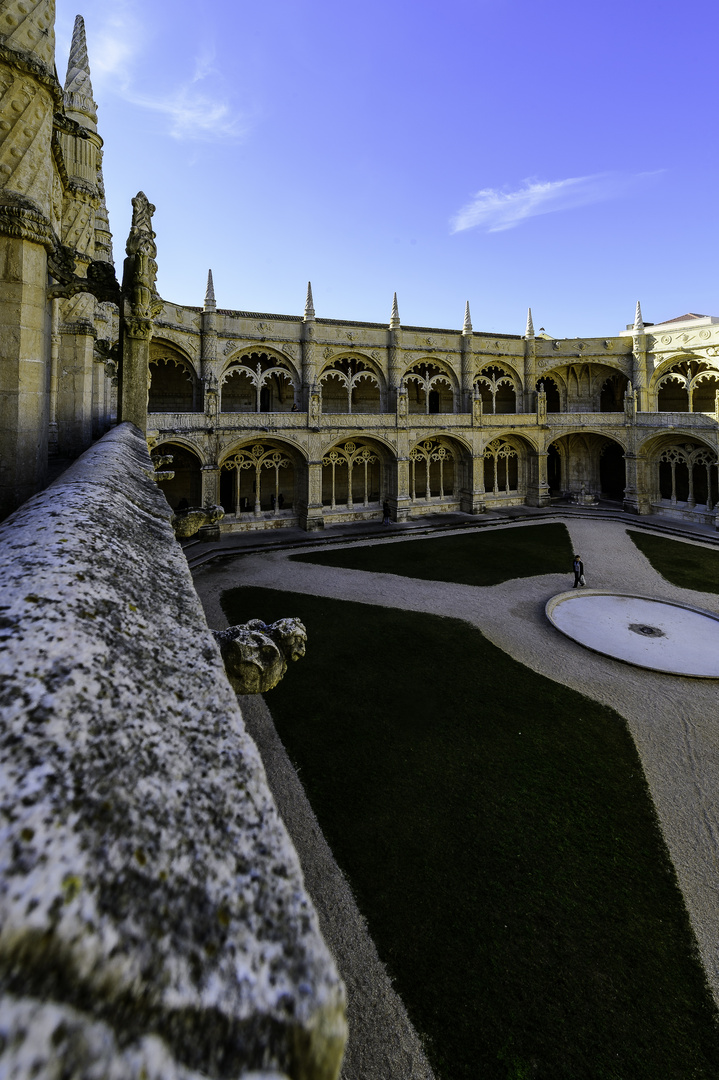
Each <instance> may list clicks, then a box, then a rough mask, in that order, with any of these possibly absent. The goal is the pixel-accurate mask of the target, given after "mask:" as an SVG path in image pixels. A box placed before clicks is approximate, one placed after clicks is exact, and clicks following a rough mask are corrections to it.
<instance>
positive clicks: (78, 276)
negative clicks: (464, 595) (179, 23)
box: [0, 0, 719, 532]
mask: <svg viewBox="0 0 719 1080" xmlns="http://www.w3.org/2000/svg"><path fill="white" fill-rule="evenodd" d="M0 13H2V14H3V15H4V22H2V24H1V25H2V27H3V29H4V30H5V32H4V33H2V34H0V114H1V119H0V331H1V338H2V342H3V344H2V354H1V355H0V363H1V364H2V367H1V368H0V371H1V373H2V374H1V378H0V516H1V515H5V514H7V513H8V512H9V511H10V510H12V509H13V508H14V507H15V506H17V505H19V504H20V503H21V502H23V501H24V500H25V499H26V498H27V497H28V496H29V495H30V494H32V493H33V492H34V491H36V490H38V489H40V488H42V487H43V485H44V484H45V482H46V474H47V468H48V460H49V459H50V461H52V457H53V455H60V456H64V457H73V456H76V455H77V454H78V453H79V452H80V451H81V450H83V449H85V448H86V447H87V446H89V445H90V444H91V443H92V441H93V440H94V439H95V438H97V437H98V435H100V434H101V433H102V432H103V431H104V430H106V429H107V428H108V427H109V426H111V425H112V424H113V423H115V422H116V421H117V419H126V420H130V421H132V422H133V423H135V424H136V426H138V427H139V428H140V429H141V430H143V431H146V433H147V437H148V441H149V445H150V447H151V448H152V449H153V450H154V449H155V448H157V449H158V450H159V449H160V448H161V452H162V454H163V455H170V454H171V455H172V456H173V464H172V468H173V470H174V472H175V476H174V477H173V478H171V479H169V478H168V479H166V480H164V481H163V482H162V483H163V487H164V489H165V492H166V494H167V496H168V499H169V501H170V503H171V505H172V506H173V507H174V508H177V506H178V505H180V504H181V505H187V504H189V505H190V506H214V505H221V506H222V507H223V508H224V511H225V515H224V518H223V519H222V521H221V523H219V524H218V525H217V526H216V529H217V530H219V531H220V532H222V531H233V530H244V529H256V528H277V527H283V526H286V525H294V524H300V525H301V526H302V527H304V528H306V529H317V528H322V527H323V526H324V525H326V524H335V523H341V522H345V521H351V520H355V519H362V518H366V517H372V516H378V515H379V513H380V509H381V507H382V504H383V503H384V502H385V501H387V502H388V503H389V504H390V507H391V512H392V515H393V517H394V519H395V520H397V521H402V520H406V519H407V518H410V517H415V516H418V515H422V514H426V513H428V512H431V513H437V512H444V511H452V510H461V511H463V512H466V513H469V514H477V513H481V512H483V511H484V510H486V509H488V508H492V507H503V506H509V505H516V504H520V503H528V504H530V505H536V506H543V505H546V504H548V503H549V502H550V501H551V500H552V499H569V500H574V501H579V502H584V503H586V504H595V503H596V502H597V500H598V499H599V498H600V497H604V498H609V499H611V500H613V501H615V502H620V503H622V504H623V505H624V506H625V508H626V509H627V510H630V511H632V512H635V513H642V514H648V513H661V514H668V515H674V516H679V517H685V518H689V519H691V520H695V521H699V522H705V523H708V522H711V523H714V522H715V520H716V511H715V506H716V502H717V498H718V497H719V493H718V492H717V470H716V463H717V450H718V449H719V443H718V441H717V438H718V437H717V432H718V430H719V428H718V424H717V419H718V416H719V414H718V413H717V401H718V400H719V399H718V397H717V394H718V393H719V358H718V350H719V319H715V318H712V317H710V316H698V315H693V314H690V315H686V316H683V317H681V318H679V319H674V320H672V321H669V322H666V323H662V324H658V325H651V324H645V323H644V322H643V321H642V316H641V311H640V310H639V305H637V311H636V316H635V320H634V323H633V324H632V325H630V326H628V327H627V328H626V329H625V330H622V331H620V332H619V333H616V334H614V335H612V336H610V337H607V338H577V339H555V338H552V337H550V336H549V335H547V334H545V333H544V332H543V331H542V330H540V331H539V332H538V333H536V334H535V331H534V325H533V322H532V318H531V313H530V315H529V318H528V320H527V327H526V332H525V334H524V335H513V334H486V333H481V332H475V331H474V330H473V328H472V323H471V317H470V312H469V307H468V306H467V308H466V309H465V317H464V323H463V326H462V329H461V330H448V329H436V328H433V327H418V326H403V325H402V322H401V319H400V312H399V305H398V303H397V297H396V296H395V298H394V301H393V304H392V308H391V315H390V319H389V322H388V324H377V323H368V322H347V321H339V320H334V321H333V320H331V319H325V318H318V317H317V315H316V312H315V306H314V299H313V296H312V289H311V287H308V291H307V299H306V303H305V310H304V314H302V315H300V314H296V315H278V314H264V313H257V312H246V311H230V310H223V309H218V308H217V305H216V300H215V293H214V285H213V281H212V275H211V274H210V277H209V279H208V288H207V294H206V297H205V302H204V304H203V306H202V307H186V306H181V305H177V304H173V303H171V302H168V301H163V300H161V298H160V297H159V296H158V295H157V292H156V290H155V276H156V271H157V264H156V261H155V260H156V258H157V249H156V246H155V234H154V232H153V230H152V212H153V210H154V207H153V206H152V204H151V203H150V202H149V201H148V199H147V198H146V197H145V196H144V194H143V193H142V192H139V193H138V195H137V196H136V197H135V199H133V200H132V203H133V215H132V225H131V228H130V232H129V238H128V241H127V246H126V253H127V258H126V259H125V262H124V267H123V273H122V283H121V284H119V283H118V281H117V279H116V277H115V272H114V267H113V263H112V240H111V235H110V229H109V224H108V218H107V211H106V208H105V202H104V189H103V180H102V139H101V138H100V136H99V134H98V129H97V109H96V106H95V102H94V100H93V93H92V85H91V81H90V67H89V62H88V57H87V49H86V45H85V32H84V27H83V24H82V19H81V18H80V17H78V20H77V22H76V26H75V34H74V37H73V43H72V49H71V54H70V59H69V64H68V70H67V77H66V80H65V84H64V87H61V86H60V84H59V83H58V81H57V78H56V76H55V73H54V71H55V69H54V37H53V26H54V4H53V2H52V0H39V2H35V3H34V4H33V5H27V4H24V3H20V2H19V0H0ZM160 257H161V253H160Z"/></svg>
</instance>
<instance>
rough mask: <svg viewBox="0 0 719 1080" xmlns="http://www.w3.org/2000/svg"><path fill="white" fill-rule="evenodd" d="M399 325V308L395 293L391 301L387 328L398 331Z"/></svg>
mask: <svg viewBox="0 0 719 1080" xmlns="http://www.w3.org/2000/svg"><path fill="white" fill-rule="evenodd" d="M400 325H401V324H400V321H399V307H398V306H397V293H395V294H394V297H393V299H392V314H391V316H390V320H389V328H390V330H399V328H400Z"/></svg>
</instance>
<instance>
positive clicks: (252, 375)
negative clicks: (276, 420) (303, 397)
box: [220, 352, 297, 412]
mask: <svg viewBox="0 0 719 1080" xmlns="http://www.w3.org/2000/svg"><path fill="white" fill-rule="evenodd" d="M296 390H297V386H296V380H295V378H294V376H293V374H292V372H291V371H290V369H289V366H288V365H287V364H286V363H285V362H284V361H282V360H278V359H277V357H275V356H272V355H270V354H268V353H266V352H251V353H246V354H245V355H243V356H240V357H237V358H236V359H235V360H233V361H232V362H231V363H230V364H229V365H228V366H227V367H226V368H225V371H224V373H223V375H222V381H221V393H222V397H221V405H220V409H221V411H222V412H289V411H291V409H292V406H293V404H294V402H295V395H296Z"/></svg>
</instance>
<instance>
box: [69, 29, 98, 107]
mask: <svg viewBox="0 0 719 1080" xmlns="http://www.w3.org/2000/svg"><path fill="white" fill-rule="evenodd" d="M65 105H66V107H67V109H68V110H69V111H70V112H73V113H79V114H80V115H81V116H83V117H87V119H88V120H90V122H91V124H92V125H93V126H94V125H96V124H97V105H96V104H95V101H94V99H93V96H92V83H91V81H90V61H89V60H88V58H87V41H86V39H85V21H84V19H83V17H82V15H78V16H77V17H76V19H75V27H74V29H73V32H72V45H71V46H70V60H69V62H68V65H67V75H66V77H65Z"/></svg>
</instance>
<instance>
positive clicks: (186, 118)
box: [62, 0, 250, 142]
mask: <svg viewBox="0 0 719 1080" xmlns="http://www.w3.org/2000/svg"><path fill="white" fill-rule="evenodd" d="M96 12H97V15H96V17H88V19H87V20H86V22H87V36H88V52H89V57H90V69H91V72H92V81H93V87H94V90H95V97H96V98H99V97H100V96H102V97H106V96H107V95H108V94H110V93H113V94H117V95H118V96H119V97H121V98H122V99H123V100H124V101H126V102H128V104H130V105H134V106H136V107H138V108H141V109H147V110H148V111H149V112H154V113H158V114H160V115H161V116H163V117H165V118H166V133H167V134H168V135H169V136H171V137H172V138H173V139H179V140H182V141H187V142H209V141H219V140H227V139H239V138H241V137H242V136H244V135H245V134H246V133H247V131H248V129H249V126H250V125H249V120H248V116H247V114H246V113H243V112H242V110H240V109H239V108H238V107H237V104H236V102H235V101H234V100H233V95H232V93H231V91H230V89H229V88H228V86H227V84H226V82H225V80H224V78H223V76H222V73H221V72H220V71H218V69H217V67H216V64H215V53H214V50H213V49H212V48H211V47H210V46H208V45H204V46H200V48H199V50H198V52H197V54H196V55H195V57H194V59H193V60H192V62H191V63H190V64H189V65H186V69H185V70H189V71H190V74H189V75H188V76H186V77H185V78H184V79H182V80H181V81H179V82H174V83H172V82H170V80H169V79H168V77H167V75H166V74H164V77H163V73H162V72H161V71H160V70H158V69H157V68H156V67H155V66H154V65H145V64H144V61H145V60H146V58H147V56H148V54H149V52H150V48H151V46H152V43H153V37H154V35H153V33H152V31H151V30H150V28H149V27H148V23H147V19H144V18H142V17H141V16H142V11H141V8H140V5H139V3H138V0H114V2H113V4H112V7H111V8H110V6H109V5H107V6H106V5H105V4H104V3H103V4H102V5H98V8H97V9H96ZM63 29H64V28H63ZM62 36H63V37H64V34H63V35H62ZM151 79H152V81H153V82H157V83H159V84H160V85H159V86H153V87H150V85H149V83H150V80H151Z"/></svg>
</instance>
